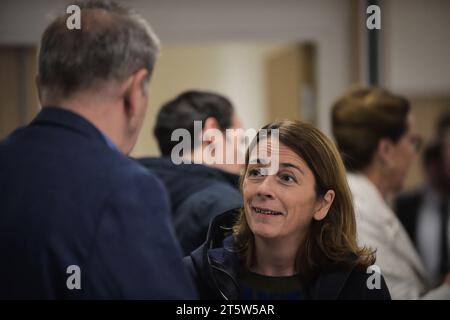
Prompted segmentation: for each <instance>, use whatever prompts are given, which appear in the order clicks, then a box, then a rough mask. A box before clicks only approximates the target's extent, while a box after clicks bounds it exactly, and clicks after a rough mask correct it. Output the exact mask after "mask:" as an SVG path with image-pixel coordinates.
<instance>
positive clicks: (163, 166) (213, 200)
mask: <svg viewBox="0 0 450 320" xmlns="http://www.w3.org/2000/svg"><path fill="white" fill-rule="evenodd" d="M138 161H139V162H140V163H141V164H142V165H144V166H145V167H147V168H149V169H150V170H151V171H153V172H154V173H155V174H157V175H158V177H159V178H161V180H162V181H163V182H164V184H165V186H166V188H167V190H168V191H169V198H170V202H171V206H172V214H173V223H174V226H175V233H176V235H177V238H178V240H179V242H180V245H181V247H182V249H183V253H184V254H185V255H188V254H189V253H191V252H192V251H193V250H194V249H196V248H198V247H199V246H200V245H201V244H202V243H203V242H204V241H205V239H206V234H207V232H208V226H209V223H210V222H211V220H212V219H213V218H214V217H216V216H217V215H219V214H221V213H223V212H225V211H229V210H231V209H234V208H240V207H241V206H242V196H241V194H240V192H239V191H238V182H239V176H238V175H234V174H231V173H227V172H225V171H223V170H219V169H215V168H211V167H208V166H205V165H201V164H180V165H175V164H174V163H173V162H172V161H171V159H170V158H143V159H139V160H138Z"/></svg>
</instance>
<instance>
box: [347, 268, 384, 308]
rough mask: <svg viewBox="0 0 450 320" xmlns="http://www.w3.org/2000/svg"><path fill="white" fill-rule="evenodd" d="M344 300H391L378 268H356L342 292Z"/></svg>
mask: <svg viewBox="0 0 450 320" xmlns="http://www.w3.org/2000/svg"><path fill="white" fill-rule="evenodd" d="M340 299H344V300H391V295H390V292H389V289H388V286H387V284H386V281H385V279H384V277H383V275H382V274H381V272H380V270H379V269H377V268H376V267H374V268H371V267H369V268H367V270H363V268H355V269H353V271H352V272H351V273H350V274H349V276H348V278H347V281H346V282H345V285H344V287H343V289H342V291H341V294H340Z"/></svg>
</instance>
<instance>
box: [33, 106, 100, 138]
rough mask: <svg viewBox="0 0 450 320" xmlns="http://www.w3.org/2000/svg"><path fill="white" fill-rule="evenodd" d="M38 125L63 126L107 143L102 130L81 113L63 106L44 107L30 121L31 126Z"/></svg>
mask: <svg viewBox="0 0 450 320" xmlns="http://www.w3.org/2000/svg"><path fill="white" fill-rule="evenodd" d="M37 125H47V126H57V127H63V128H66V129H69V130H73V131H76V132H78V133H79V134H82V135H84V136H86V137H89V138H93V139H96V140H100V141H102V142H103V143H105V144H107V142H106V140H105V137H104V135H103V134H102V132H101V131H100V130H99V129H97V128H96V127H95V126H94V125H93V124H92V123H91V122H89V121H88V120H87V119H85V118H83V117H82V116H80V115H79V114H77V113H75V112H72V111H69V110H67V109H63V108H61V107H53V106H48V107H44V108H42V110H41V111H40V112H39V113H38V115H37V116H36V117H35V118H34V120H33V121H31V123H30V126H37Z"/></svg>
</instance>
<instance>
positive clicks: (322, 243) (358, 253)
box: [233, 120, 375, 281]
mask: <svg viewBox="0 0 450 320" xmlns="http://www.w3.org/2000/svg"><path fill="white" fill-rule="evenodd" d="M263 129H265V130H266V131H265V132H263V131H264V130H263ZM274 129H278V130H279V139H280V140H279V143H280V144H284V145H285V146H287V147H288V148H289V149H291V150H292V151H293V152H295V153H296V154H297V155H298V156H299V157H300V158H302V159H303V160H304V161H305V162H306V164H307V165H308V167H309V168H310V169H311V171H312V172H313V174H314V178H315V183H316V185H315V191H316V196H317V198H318V199H319V198H321V197H322V196H323V195H325V193H326V192H327V191H328V190H334V192H335V199H334V201H333V203H332V206H331V207H330V210H329V212H328V214H327V216H326V217H325V218H324V219H322V220H320V221H317V220H313V221H312V222H311V225H310V228H309V232H308V234H307V235H306V237H305V241H304V242H303V243H300V244H299V246H300V249H299V255H298V258H297V262H296V266H295V268H296V270H297V271H298V272H299V274H300V275H301V276H302V278H303V279H304V280H306V281H311V280H314V278H315V277H316V276H317V275H318V274H320V273H322V272H328V271H331V270H333V268H336V267H338V268H343V269H346V268H353V267H361V268H367V267H368V266H369V265H372V264H373V263H374V262H375V255H374V251H372V250H369V249H367V248H359V247H358V245H357V240H356V222H355V212H354V209H353V203H352V198H351V193H350V189H349V187H348V184H347V180H346V175H345V168H344V165H343V162H342V160H341V157H340V155H339V152H338V150H337V148H336V147H335V145H334V143H333V142H332V141H331V140H330V139H329V138H328V137H326V136H325V134H323V133H322V132H321V131H320V130H318V129H317V128H315V127H314V126H312V125H310V124H307V123H304V122H300V121H291V120H283V121H279V122H273V123H270V124H268V125H266V126H264V127H263V128H261V130H260V131H259V132H258V134H257V135H256V137H255V139H254V140H253V142H252V143H251V144H250V146H249V148H248V150H247V154H246V166H245V173H244V174H243V175H242V177H241V188H242V186H243V180H244V179H245V175H246V171H247V168H248V163H249V154H250V152H251V150H252V149H253V148H254V147H255V146H256V145H257V144H258V143H259V141H260V139H264V138H266V137H269V136H270V132H271V130H274ZM261 133H264V134H263V135H262V136H261ZM266 133H267V135H266ZM244 210H245V209H242V210H241V213H240V215H239V218H238V221H237V222H236V224H235V225H234V228H233V233H234V235H235V239H236V243H235V245H236V250H237V251H238V252H240V253H241V254H242V255H243V258H244V259H245V261H246V263H247V265H248V266H249V265H250V264H251V261H252V259H253V258H254V257H253V254H254V245H255V244H254V235H253V233H252V231H251V230H250V228H249V225H248V223H247V220H246V217H245V212H244Z"/></svg>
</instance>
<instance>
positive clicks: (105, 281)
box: [0, 107, 196, 299]
mask: <svg viewBox="0 0 450 320" xmlns="http://www.w3.org/2000/svg"><path fill="white" fill-rule="evenodd" d="M169 215H170V212H169V206H168V201H167V195H166V192H165V190H164V188H163V186H162V184H161V183H160V182H159V181H158V180H157V179H156V178H155V177H154V176H153V175H152V174H151V173H149V172H148V170H146V169H145V168H143V167H141V166H139V165H138V164H137V163H136V162H134V161H132V160H131V159H129V158H127V157H126V156H125V155H123V154H122V153H120V152H119V151H117V150H114V149H113V148H111V147H110V146H108V145H107V143H106V140H105V137H104V136H103V135H102V133H101V132H100V131H99V130H97V129H96V128H95V127H94V126H93V125H92V124H90V123H89V122H88V121H87V120H85V119H84V118H82V117H80V116H79V115H77V114H75V113H72V112H69V111H66V110H64V109H62V108H53V107H46V108H44V109H43V110H42V111H41V112H40V113H39V114H38V116H37V117H36V118H35V119H34V121H32V122H31V124H30V125H28V126H26V127H23V128H20V129H17V130H16V131H14V132H13V133H12V134H11V135H10V136H9V137H7V138H6V139H5V140H3V141H1V142H0V253H1V261H0V299H16V298H25V299H28V298H33V299H34V298H43V299H64V298H75V299H92V298H94V299H96V298H113V299H116V298H117V299H130V298H138V299H147V298H148V299H161V298H169V299H171V298H195V297H196V293H195V289H194V288H193V284H192V280H191V278H190V277H189V275H188V273H187V272H186V270H185V269H184V268H183V264H182V260H181V252H180V249H179V247H178V245H177V244H176V242H175V240H174V236H173V230H172V227H171V226H170V224H169ZM71 265H76V266H78V267H79V268H80V271H81V273H79V275H80V277H79V279H80V280H81V289H79V290H78V289H73V290H69V289H68V287H67V284H66V282H67V280H68V279H69V283H72V284H74V283H76V281H75V280H74V278H69V277H71V276H72V275H76V273H74V272H73V271H72V272H71V273H67V268H68V267H69V266H71Z"/></svg>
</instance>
